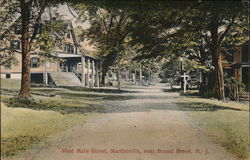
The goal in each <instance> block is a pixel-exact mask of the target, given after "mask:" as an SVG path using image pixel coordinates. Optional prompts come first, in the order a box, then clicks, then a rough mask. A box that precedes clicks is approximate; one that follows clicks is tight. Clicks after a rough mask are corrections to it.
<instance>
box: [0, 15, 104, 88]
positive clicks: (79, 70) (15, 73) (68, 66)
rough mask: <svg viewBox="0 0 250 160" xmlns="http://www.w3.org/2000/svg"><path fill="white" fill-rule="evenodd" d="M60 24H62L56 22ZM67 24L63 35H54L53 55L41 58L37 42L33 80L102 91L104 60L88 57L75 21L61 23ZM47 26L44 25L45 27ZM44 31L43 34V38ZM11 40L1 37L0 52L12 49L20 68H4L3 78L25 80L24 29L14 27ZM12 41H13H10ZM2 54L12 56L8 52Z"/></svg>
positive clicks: (11, 31) (34, 50)
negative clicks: (75, 30)
mask: <svg viewBox="0 0 250 160" xmlns="http://www.w3.org/2000/svg"><path fill="white" fill-rule="evenodd" d="M56 21H58V20H56ZM60 21H61V23H62V24H63V27H64V28H63V29H62V32H54V31H52V32H51V34H52V35H53V40H54V41H56V42H58V43H57V44H58V45H57V46H56V47H55V49H54V50H53V53H51V54H50V56H51V57H54V58H53V60H51V58H48V57H47V56H41V53H42V48H41V47H42V45H40V44H39V43H38V42H34V43H35V45H34V47H32V50H31V57H30V77H31V82H33V83H43V84H46V85H47V84H53V85H57V86H86V87H95V86H96V87H99V79H100V60H99V59H97V58H96V57H94V56H90V55H87V54H86V53H85V52H84V50H83V49H82V48H81V45H80V44H79V43H78V42H77V41H76V37H75V34H74V30H73V27H72V23H71V21H68V20H67V21H66V20H60ZM45 24H46V22H43V24H41V25H42V27H40V28H42V29H44V28H45V27H43V25H45ZM40 33H42V30H41V31H39V34H40ZM9 34H10V35H11V36H8V38H7V37H1V42H0V48H3V47H7V48H8V47H9V48H10V49H11V50H12V51H13V52H14V56H15V58H16V60H17V61H18V63H17V64H12V65H9V66H8V65H5V66H4V65H1V78H11V79H21V68H22V67H21V60H22V55H21V41H20V39H21V26H20V25H18V23H16V24H14V25H11V29H10V31H9ZM10 37H11V38H10ZM1 54H8V51H5V52H3V53H1Z"/></svg>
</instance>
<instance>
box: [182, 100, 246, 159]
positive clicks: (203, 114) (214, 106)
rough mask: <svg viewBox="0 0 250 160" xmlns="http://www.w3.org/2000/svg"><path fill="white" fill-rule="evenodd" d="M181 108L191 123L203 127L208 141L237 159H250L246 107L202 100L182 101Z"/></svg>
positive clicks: (232, 103)
mask: <svg viewBox="0 0 250 160" xmlns="http://www.w3.org/2000/svg"><path fill="white" fill-rule="evenodd" d="M178 103H179V104H180V103H182V104H181V105H183V106H184V105H185V106H186V107H189V108H192V110H190V111H187V113H188V115H189V116H190V117H191V118H192V119H193V121H194V123H196V124H197V125H199V126H200V127H202V128H204V131H205V132H206V133H207V135H208V136H209V137H211V139H212V140H213V141H214V142H215V143H217V144H220V145H222V146H223V147H224V148H225V149H226V150H227V151H229V152H231V153H232V154H234V155H235V156H237V157H238V158H239V159H244V160H245V159H247V158H249V157H250V152H249V149H250V148H249V146H250V139H249V106H248V105H247V104H242V103H236V102H221V101H218V100H213V99H204V98H195V97H194V98H183V99H182V102H178Z"/></svg>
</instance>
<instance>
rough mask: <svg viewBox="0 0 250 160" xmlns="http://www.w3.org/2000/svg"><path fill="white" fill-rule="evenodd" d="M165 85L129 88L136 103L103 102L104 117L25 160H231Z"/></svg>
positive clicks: (69, 133)
mask: <svg viewBox="0 0 250 160" xmlns="http://www.w3.org/2000/svg"><path fill="white" fill-rule="evenodd" d="M163 87H164V86H151V87H145V88H143V87H142V88H130V89H129V90H131V91H137V92H138V93H136V92H133V93H126V95H133V96H135V99H129V100H123V101H115V102H111V101H107V102H106V104H105V106H106V111H105V113H100V114H98V115H97V116H95V117H94V118H92V119H90V120H89V121H88V122H87V123H84V124H82V125H80V126H77V127H75V128H73V129H71V130H69V131H67V132H65V133H64V134H63V135H62V136H60V137H57V139H55V140H53V141H51V143H50V144H49V146H47V147H44V148H39V149H34V150H33V151H29V152H28V153H26V154H24V155H22V156H21V157H19V158H15V159H20V160H21V159H23V160H26V159H27V160H234V158H233V156H232V155H231V154H229V153H227V152H226V151H225V150H224V149H223V148H222V147H220V146H218V145H216V144H213V143H212V142H211V141H210V139H209V138H208V137H206V136H205V134H204V133H203V131H202V129H200V128H199V127H197V126H195V125H194V124H193V123H192V122H191V119H190V117H188V116H187V115H186V113H185V111H183V110H182V109H181V107H182V106H178V105H176V104H174V103H173V99H174V100H175V101H176V99H177V100H178V97H179V96H178V94H177V93H167V92H163V90H162V89H163Z"/></svg>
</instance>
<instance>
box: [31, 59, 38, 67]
mask: <svg viewBox="0 0 250 160" xmlns="http://www.w3.org/2000/svg"><path fill="white" fill-rule="evenodd" d="M30 67H31V68H38V67H39V58H37V57H33V58H31V59H30Z"/></svg>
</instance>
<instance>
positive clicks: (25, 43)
mask: <svg viewBox="0 0 250 160" xmlns="http://www.w3.org/2000/svg"><path fill="white" fill-rule="evenodd" d="M21 21H22V42H21V43H22V80H21V90H20V93H19V96H20V97H23V98H28V97H30V96H31V95H30V43H29V37H30V35H29V21H30V6H29V4H27V3H25V0H21Z"/></svg>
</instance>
